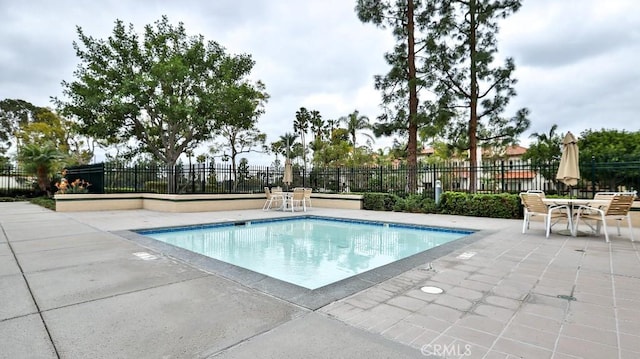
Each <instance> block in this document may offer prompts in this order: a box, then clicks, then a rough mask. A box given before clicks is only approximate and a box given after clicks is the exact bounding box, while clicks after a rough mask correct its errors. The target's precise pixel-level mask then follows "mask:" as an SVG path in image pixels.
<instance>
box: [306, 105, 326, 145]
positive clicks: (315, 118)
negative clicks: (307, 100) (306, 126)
mask: <svg viewBox="0 0 640 359" xmlns="http://www.w3.org/2000/svg"><path fill="white" fill-rule="evenodd" d="M309 122H310V124H311V132H312V133H313V139H314V141H315V140H318V139H320V140H321V139H322V135H323V133H322V130H323V129H324V127H325V122H324V120H323V119H322V116H321V115H320V112H318V111H316V110H313V111H311V119H310V121H309Z"/></svg>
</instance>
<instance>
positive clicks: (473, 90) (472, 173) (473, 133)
mask: <svg viewBox="0 0 640 359" xmlns="http://www.w3.org/2000/svg"><path fill="white" fill-rule="evenodd" d="M469 26H470V29H469V30H470V31H469V50H470V51H469V54H470V57H471V69H470V70H471V71H470V77H471V86H470V95H471V98H470V103H469V107H470V111H469V162H470V163H469V176H468V178H469V192H471V193H474V192H476V189H477V188H476V182H477V176H478V167H477V160H478V159H477V148H478V137H477V132H478V79H477V70H476V52H477V51H476V0H470V1H469Z"/></svg>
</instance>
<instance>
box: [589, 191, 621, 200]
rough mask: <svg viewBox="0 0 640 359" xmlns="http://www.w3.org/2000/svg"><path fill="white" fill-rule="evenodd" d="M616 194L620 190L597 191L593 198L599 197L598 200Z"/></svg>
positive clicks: (609, 197) (610, 197)
mask: <svg viewBox="0 0 640 359" xmlns="http://www.w3.org/2000/svg"><path fill="white" fill-rule="evenodd" d="M616 194H618V192H597V193H596V194H595V195H594V196H593V199H597V200H601V199H602V200H605V199H612V198H613V196H615V195H616Z"/></svg>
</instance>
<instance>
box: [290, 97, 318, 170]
mask: <svg viewBox="0 0 640 359" xmlns="http://www.w3.org/2000/svg"><path fill="white" fill-rule="evenodd" d="M312 112H318V111H312ZM310 122H311V114H310V113H309V111H308V110H307V109H306V108H304V107H300V109H299V110H298V111H296V119H295V121H293V130H294V131H296V132H297V133H299V134H300V142H302V160H303V162H304V168H307V147H306V146H307V144H306V141H305V135H306V134H307V132H308V131H309V123H310Z"/></svg>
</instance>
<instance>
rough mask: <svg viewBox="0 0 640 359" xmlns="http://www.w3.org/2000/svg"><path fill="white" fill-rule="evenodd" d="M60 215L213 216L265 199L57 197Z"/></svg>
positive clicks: (352, 201)
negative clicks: (129, 211) (121, 212)
mask: <svg viewBox="0 0 640 359" xmlns="http://www.w3.org/2000/svg"><path fill="white" fill-rule="evenodd" d="M55 200H56V211H58V212H78V211H111V210H123V209H148V210H152V211H158V212H209V211H229V210H242V209H259V208H262V206H263V205H264V202H265V200H266V198H265V195H264V194H262V193H259V194H221V195H188V194H180V195H175V194H173V195H172V194H156V193H131V194H128V193H122V194H57V195H55ZM311 203H312V206H313V207H323V208H342V209H361V208H362V196H359V195H337V194H317V195H312V197H311Z"/></svg>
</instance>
